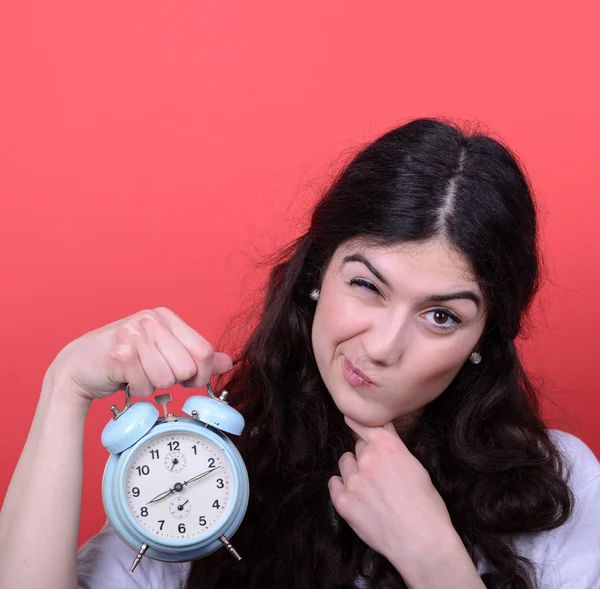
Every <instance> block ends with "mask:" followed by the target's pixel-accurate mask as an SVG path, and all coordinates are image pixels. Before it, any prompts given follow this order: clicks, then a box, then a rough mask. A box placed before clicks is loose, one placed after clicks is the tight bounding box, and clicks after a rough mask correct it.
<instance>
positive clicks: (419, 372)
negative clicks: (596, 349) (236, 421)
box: [0, 119, 600, 589]
mask: <svg viewBox="0 0 600 589" xmlns="http://www.w3.org/2000/svg"><path fill="white" fill-rule="evenodd" d="M537 286H538V248H537V233H536V216H535V209H534V205H533V202H532V197H531V192H530V188H529V186H528V183H527V181H526V178H525V177H524V174H523V172H522V170H521V169H520V167H519V165H518V163H517V161H516V160H515V157H514V156H513V155H511V153H510V151H509V150H508V149H507V148H506V147H504V146H502V145H501V144H500V143H498V142H497V141H495V140H493V139H491V138H489V137H486V136H483V135H478V134H473V135H467V134H464V133H463V132H461V130H459V129H458V128H456V127H454V126H453V125H449V124H446V123H444V122H442V121H438V120H434V119H418V120H414V121H411V122H409V123H408V124H406V125H404V126H402V127H400V128H398V129H395V130H393V131H391V132H389V133H387V134H385V135H383V136H382V137H381V138H379V139H377V140H376V141H375V142H373V143H372V144H370V145H369V146H367V147H366V148H365V149H364V150H363V151H362V152H361V153H359V154H358V155H357V156H356V157H355V158H354V159H353V161H352V162H351V163H350V164H349V165H348V166H347V167H346V168H345V169H344V170H343V171H342V172H341V173H340V175H339V176H338V178H337V179H336V180H335V182H334V183H333V185H332V186H331V188H330V189H329V190H328V191H327V193H326V194H325V195H324V196H323V197H322V198H321V199H320V201H319V202H318V203H317V205H316V207H315V209H314V212H313V215H312V222H311V224H310V228H309V229H308V231H307V232H306V234H305V235H303V236H302V237H300V238H299V239H297V240H296V241H295V242H294V243H293V244H292V245H290V246H289V247H287V248H286V249H285V250H284V251H283V252H282V253H281V257H280V258H279V260H278V262H277V263H276V264H275V266H274V268H273V270H272V272H271V276H270V280H269V282H268V284H267V285H266V288H265V302H264V308H263V312H262V316H261V320H260V322H259V324H258V326H257V327H256V329H255V330H254V332H253V333H252V335H251V337H250V339H249V341H248V342H247V344H246V346H245V347H244V349H243V353H242V354H241V357H240V358H239V359H237V360H236V362H235V363H234V368H233V371H232V372H231V374H230V375H228V378H227V379H226V382H225V388H226V389H227V390H228V391H229V393H230V399H232V402H233V404H235V405H236V406H238V407H240V409H241V411H242V412H243V413H244V416H245V418H246V423H247V425H246V429H245V433H244V434H243V435H242V436H241V437H240V438H239V439H238V440H237V444H238V447H239V449H240V451H241V452H242V455H243V457H244V459H245V461H246V464H247V465H248V469H249V475H250V488H251V498H250V504H249V507H248V512H247V515H246V517H245V519H244V521H243V523H242V526H241V527H240V529H239V530H238V532H237V533H236V535H235V546H236V548H237V549H238V551H239V552H240V553H241V554H243V556H244V558H243V560H242V561H241V562H239V563H236V564H233V562H232V559H231V556H230V555H229V554H228V553H227V552H226V551H225V550H220V551H217V552H216V553H214V554H212V555H211V556H209V557H207V558H205V559H202V560H198V561H195V562H193V563H180V564H167V563H162V562H158V561H153V560H151V559H148V558H145V559H143V560H142V563H141V564H140V565H139V567H138V569H137V570H136V571H135V573H134V574H131V573H129V572H128V569H129V566H130V565H131V562H132V560H133V557H134V556H135V555H134V554H133V551H131V550H130V549H129V548H128V547H126V546H125V545H124V544H123V543H122V542H121V541H120V540H119V539H118V538H117V537H116V536H115V534H114V532H113V531H112V529H111V528H110V526H108V525H105V527H104V528H103V529H102V530H101V532H100V533H99V534H98V535H96V536H94V537H93V538H92V539H90V540H89V541H88V542H87V543H86V544H85V545H84V546H83V547H82V548H81V549H80V550H79V552H76V543H77V535H78V528H79V511H80V487H81V472H82V447H83V429H84V422H85V418H86V413H87V411H88V409H89V406H90V404H91V402H92V400H93V399H94V398H98V397H105V396H107V395H108V394H112V393H114V392H115V391H117V390H123V389H124V388H125V383H129V384H130V389H131V391H132V393H133V394H135V395H137V396H139V397H148V396H150V395H151V394H153V393H154V391H155V389H164V388H168V387H170V386H172V385H173V384H175V383H182V384H183V385H184V386H190V387H192V386H196V387H200V386H204V385H205V384H206V383H207V382H208V380H209V378H210V376H211V374H224V373H226V372H228V371H229V370H230V368H231V359H230V358H229V357H228V356H227V355H226V354H224V353H221V352H215V351H213V349H212V347H211V345H210V344H209V343H208V342H207V341H206V340H205V339H204V338H203V337H202V336H201V335H200V334H198V333H197V332H196V331H195V330H194V329H192V328H191V327H190V326H188V325H187V324H186V323H185V322H184V321H183V320H182V319H181V318H180V317H178V316H177V315H176V314H175V313H173V312H172V311H170V310H168V309H165V308H157V309H154V310H146V311H141V312H139V313H136V314H135V315H133V316H131V317H127V318H125V319H122V320H120V321H117V322H115V323H112V324H110V325H107V326H105V327H102V328H100V329H98V330H95V331H93V332H91V333H88V334H85V335H84V336H82V337H81V338H79V339H77V340H75V341H74V342H71V343H70V344H69V345H67V346H66V347H65V348H64V349H63V350H62V351H61V352H60V353H59V354H58V356H57V357H56V359H55V360H54V362H53V363H52V365H51V366H50V368H49V369H48V371H47V373H46V376H45V379H44V382H43V387H42V393H41V397H40V402H39V407H38V410H37V412H36V415H35V418H34V421H33V424H32V427H31V432H30V435H29V437H28V440H27V443H26V446H25V448H24V451H23V454H22V456H21V459H20V461H19V464H18V465H17V468H16V471H15V474H14V476H13V480H12V482H11V485H10V488H9V490H8V494H7V496H6V500H5V503H4V506H3V510H2V513H1V517H0V586H1V587H2V589H9V588H10V589H12V588H17V587H18V588H23V589H25V588H33V587H36V588H37V587H44V588H45V589H58V588H60V589H74V588H75V587H77V586H78V585H79V587H81V588H85V589H108V588H109V587H111V588H112V587H115V588H116V587H119V588H128V589H133V588H135V589H182V588H187V589H213V588H219V589H225V588H227V589H234V588H235V589H265V588H274V587H277V588H286V589H288V588H289V589H296V588H297V589H309V588H310V589H313V588H323V589H325V588H332V589H333V588H339V589H341V588H351V587H357V588H358V587H365V588H367V587H368V588H377V589H384V588H390V589H391V588H400V587H412V588H414V589H421V588H423V589H425V588H427V589H436V588H438V587H439V588H444V589H449V588H457V589H458V588H460V589H475V588H482V587H489V588H498V589H499V588H508V587H510V588H511V589H521V588H523V589H525V588H528V589H530V588H533V587H541V588H543V589H550V588H557V589H558V588H559V587H560V588H566V587H573V588H574V587H577V588H578V589H592V588H598V587H600V465H599V464H598V461H597V460H596V458H595V457H594V455H593V453H592V452H591V451H590V449H589V448H588V447H587V446H585V444H584V443H583V442H581V441H580V440H578V439H577V438H575V437H574V436H572V435H569V434H566V433H564V432H559V431H554V430H548V429H547V428H546V427H545V426H544V423H543V422H542V420H541V418H540V415H539V412H538V406H537V402H536V395H535V392H534V390H533V387H532V385H531V383H530V381H529V380H528V378H527V375H526V374H525V372H524V370H523V367H522V365H521V363H520V361H519V355H518V352H517V349H516V347H515V338H516V337H517V335H518V334H519V331H520V329H521V326H522V323H523V318H524V313H525V312H526V310H527V309H528V307H529V306H530V303H531V301H532V298H533V296H534V294H535V292H536V288H537ZM65 419H68V420H69V423H70V427H69V429H65V428H64V427H62V424H64V423H65Z"/></svg>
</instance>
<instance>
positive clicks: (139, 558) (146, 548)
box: [129, 544, 148, 573]
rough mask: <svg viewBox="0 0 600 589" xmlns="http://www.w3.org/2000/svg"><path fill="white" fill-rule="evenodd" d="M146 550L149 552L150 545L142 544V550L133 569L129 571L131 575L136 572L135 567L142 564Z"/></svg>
mask: <svg viewBox="0 0 600 589" xmlns="http://www.w3.org/2000/svg"><path fill="white" fill-rule="evenodd" d="M146 550H148V544H142V547H141V548H140V551H139V552H138V555H137V556H136V557H135V560H134V561H133V564H132V565H131V568H130V569H129V572H130V573H133V571H135V567H136V566H137V565H138V564H140V560H142V556H144V554H145V553H146Z"/></svg>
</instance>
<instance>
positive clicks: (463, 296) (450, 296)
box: [342, 254, 481, 309]
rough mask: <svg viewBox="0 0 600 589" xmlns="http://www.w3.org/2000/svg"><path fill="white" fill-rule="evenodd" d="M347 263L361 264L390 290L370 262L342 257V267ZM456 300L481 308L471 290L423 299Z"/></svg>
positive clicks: (357, 257)
mask: <svg viewBox="0 0 600 589" xmlns="http://www.w3.org/2000/svg"><path fill="white" fill-rule="evenodd" d="M347 262H360V263H361V264H364V265H365V266H366V267H367V268H368V269H369V271H370V272H371V273H372V274H373V276H375V277H377V279H378V280H379V281H380V282H382V283H383V284H385V285H386V286H387V287H388V288H390V289H391V288H392V287H391V285H390V283H389V282H388V281H387V280H386V279H385V278H384V277H383V276H382V275H381V273H380V272H379V270H377V268H375V266H373V264H371V262H369V260H367V258H365V257H364V256H363V255H362V254H351V255H349V256H346V257H344V259H343V260H342V266H343V265H344V264H346V263H347ZM456 299H467V300H469V301H473V302H474V303H475V305H476V306H477V308H478V309H479V308H481V298H480V297H479V296H478V295H477V294H475V293H474V292H473V291H471V290H461V291H460V292H453V293H449V294H439V295H430V296H428V297H426V298H425V300H426V301H433V302H438V303H441V302H444V301H453V300H456Z"/></svg>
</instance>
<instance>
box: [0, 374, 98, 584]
mask: <svg viewBox="0 0 600 589" xmlns="http://www.w3.org/2000/svg"><path fill="white" fill-rule="evenodd" d="M58 387H60V385H59V384H58V383H54V382H50V379H45V380H44V385H43V387H42V393H41V395H40V400H39V402H38V406H37V409H36V413H35V416H34V419H33V423H32V425H31V429H30V431H29V435H28V437H27V441H26V443H25V447H24V448H23V452H22V453H21V457H20V459H19V462H18V464H17V467H16V469H15V472H14V474H13V477H12V480H11V483H10V485H9V488H8V491H7V494H6V497H5V499H4V503H3V506H2V510H1V511H0V589H12V588H13V587H19V589H38V588H39V587H44V588H45V589H76V587H77V576H76V551H77V540H78V534H79V518H80V509H81V482H82V471H83V434H84V425H85V420H86V416H87V411H88V409H89V405H90V403H89V402H85V401H83V399H80V398H79V397H76V396H75V395H69V394H65V393H66V391H58V390H57V388H58ZM61 393H62V394H61Z"/></svg>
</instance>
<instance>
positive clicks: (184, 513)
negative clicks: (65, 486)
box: [125, 432, 233, 540]
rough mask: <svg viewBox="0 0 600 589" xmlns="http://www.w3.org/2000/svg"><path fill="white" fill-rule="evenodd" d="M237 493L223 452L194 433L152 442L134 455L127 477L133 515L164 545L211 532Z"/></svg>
mask: <svg viewBox="0 0 600 589" xmlns="http://www.w3.org/2000/svg"><path fill="white" fill-rule="evenodd" d="M232 492H233V475H232V470H231V468H230V465H229V462H228V460H227V458H226V457H225V455H224V454H223V452H221V450H220V449H219V448H218V447H217V446H216V445H215V444H214V443H213V442H211V441H210V440H207V439H205V438H204V437H202V436H198V435H195V434H193V433H189V432H169V433H165V434H163V435H161V436H158V437H155V438H152V439H151V440H149V441H148V442H147V443H146V444H143V445H141V446H140V447H139V448H138V449H137V450H136V452H135V453H134V454H133V455H132V456H131V458H130V460H129V464H128V466H127V470H126V472H125V498H126V500H127V506H128V508H129V511H130V512H131V515H132V516H133V517H134V518H135V520H136V521H137V523H138V524H139V525H140V526H141V527H142V528H144V529H145V530H146V531H147V532H149V533H151V534H152V535H154V536H157V537H159V538H161V539H163V540H191V539H195V538H198V537H200V536H203V535H205V534H207V533H209V532H210V531H211V530H212V529H214V528H215V527H216V526H218V525H219V524H220V523H221V522H222V521H223V518H224V516H225V515H226V513H227V512H228V507H229V505H230V502H231V499H232Z"/></svg>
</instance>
